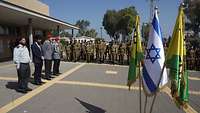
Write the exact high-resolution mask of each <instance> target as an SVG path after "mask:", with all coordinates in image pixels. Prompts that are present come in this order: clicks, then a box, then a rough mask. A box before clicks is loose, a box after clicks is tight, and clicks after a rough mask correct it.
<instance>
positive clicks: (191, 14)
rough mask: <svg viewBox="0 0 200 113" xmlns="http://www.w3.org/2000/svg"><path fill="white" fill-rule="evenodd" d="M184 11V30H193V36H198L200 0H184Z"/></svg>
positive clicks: (199, 30)
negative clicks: (185, 18) (185, 17)
mask: <svg viewBox="0 0 200 113" xmlns="http://www.w3.org/2000/svg"><path fill="white" fill-rule="evenodd" d="M185 3H186V8H185V13H186V16H187V19H188V20H189V21H186V30H192V31H194V37H196V36H199V32H200V0H193V1H189V0H185Z"/></svg>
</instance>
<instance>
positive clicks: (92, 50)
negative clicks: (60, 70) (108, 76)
mask: <svg viewBox="0 0 200 113" xmlns="http://www.w3.org/2000/svg"><path fill="white" fill-rule="evenodd" d="M130 47H131V45H130V43H129V42H127V43H123V42H122V43H119V42H114V41H113V42H110V43H107V42H105V41H103V40H99V41H95V42H93V41H87V42H86V41H77V40H74V41H65V43H64V44H63V45H62V56H63V57H62V58H63V60H64V61H70V62H71V61H72V62H78V61H82V62H84V61H85V62H88V63H89V62H95V63H112V64H128V63H129V59H130V55H131V54H130V52H131V51H130Z"/></svg>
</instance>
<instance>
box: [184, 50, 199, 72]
mask: <svg viewBox="0 0 200 113" xmlns="http://www.w3.org/2000/svg"><path fill="white" fill-rule="evenodd" d="M186 60H187V66H188V69H190V70H197V71H199V70H200V48H194V47H188V48H187V57H186Z"/></svg>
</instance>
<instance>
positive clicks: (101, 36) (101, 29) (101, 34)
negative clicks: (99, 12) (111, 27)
mask: <svg viewBox="0 0 200 113" xmlns="http://www.w3.org/2000/svg"><path fill="white" fill-rule="evenodd" d="M102 29H103V28H102V27H100V30H101V39H102Z"/></svg>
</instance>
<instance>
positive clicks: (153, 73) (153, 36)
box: [142, 10, 168, 96]
mask: <svg viewBox="0 0 200 113" xmlns="http://www.w3.org/2000/svg"><path fill="white" fill-rule="evenodd" d="M162 40H163V39H162V34H161V27H160V25H159V19H158V14H157V10H155V12H154V17H153V20H152V23H151V28H150V32H149V40H148V44H147V48H146V51H145V59H144V65H143V77H142V80H143V87H144V91H145V93H146V95H148V96H150V95H153V94H154V93H155V92H156V91H157V89H158V88H159V86H160V87H162V86H164V85H165V84H166V83H167V82H168V77H167V71H166V68H164V62H165V54H164V48H163V43H162ZM161 73H162V74H161Z"/></svg>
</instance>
